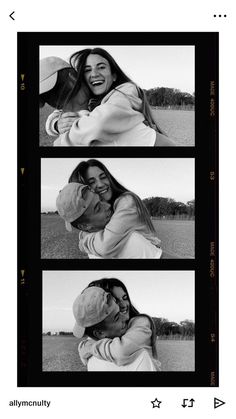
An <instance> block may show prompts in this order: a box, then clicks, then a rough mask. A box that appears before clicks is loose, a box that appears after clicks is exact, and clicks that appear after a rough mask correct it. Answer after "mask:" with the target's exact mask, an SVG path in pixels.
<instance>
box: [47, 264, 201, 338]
mask: <svg viewBox="0 0 236 419" xmlns="http://www.w3.org/2000/svg"><path fill="white" fill-rule="evenodd" d="M103 277H106V278H109V277H115V278H118V279H120V280H121V281H122V282H124V284H125V285H126V287H127V289H128V292H129V295H130V298H131V301H132V303H133V304H134V306H135V307H136V308H137V309H138V310H139V311H140V312H142V313H147V314H149V315H151V316H154V317H165V318H167V319H168V320H169V321H175V322H177V323H178V322H180V321H181V320H186V319H189V320H193V321H194V320H195V317H194V312H195V303H194V301H195V295H194V272H193V271H44V272H43V330H44V331H48V330H51V331H59V330H67V331H72V329H73V326H74V317H73V313H72V304H73V302H74V300H75V298H76V297H77V295H78V294H80V293H81V291H82V290H83V289H84V288H86V286H87V285H88V284H89V283H90V282H91V281H94V280H96V279H100V278H103Z"/></svg>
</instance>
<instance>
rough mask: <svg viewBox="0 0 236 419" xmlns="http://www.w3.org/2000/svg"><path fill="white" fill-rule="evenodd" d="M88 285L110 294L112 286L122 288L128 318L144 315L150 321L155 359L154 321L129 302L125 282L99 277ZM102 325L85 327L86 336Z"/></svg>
mask: <svg viewBox="0 0 236 419" xmlns="http://www.w3.org/2000/svg"><path fill="white" fill-rule="evenodd" d="M89 287H100V288H102V289H104V291H106V292H110V293H111V294H112V289H113V288H114V287H120V288H122V289H123V291H124V292H125V294H126V295H127V298H128V301H129V304H130V306H129V314H130V319H132V318H133V317H137V316H146V317H147V318H148V319H149V321H150V327H151V330H152V336H151V346H152V354H153V357H154V358H155V359H157V349H156V338H157V335H156V327H155V323H154V321H153V319H152V318H151V317H150V316H148V315H147V314H140V313H139V311H138V310H137V309H136V308H135V307H134V306H133V304H132V303H131V300H130V296H129V293H128V290H127V288H126V286H125V284H124V283H123V282H122V281H120V280H119V279H117V278H101V279H98V280H97V281H92V282H90V283H89V285H88V288H89ZM102 326H103V324H102V322H101V323H99V324H98V325H96V326H91V328H86V330H85V333H86V334H87V335H88V336H90V337H93V330H94V329H102Z"/></svg>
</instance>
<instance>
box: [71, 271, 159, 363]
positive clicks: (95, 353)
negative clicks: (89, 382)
mask: <svg viewBox="0 0 236 419" xmlns="http://www.w3.org/2000/svg"><path fill="white" fill-rule="evenodd" d="M73 314H74V317H75V320H76V323H75V326H74V330H73V333H74V335H75V336H76V337H78V338H84V339H83V340H81V342H80V343H79V347H78V351H79V355H80V358H81V360H82V362H83V364H84V365H87V368H88V371H161V368H160V366H161V364H160V362H159V361H158V359H157V348H156V340H157V336H156V331H155V325H154V322H153V319H152V318H151V317H150V316H148V315H146V314H140V313H139V312H138V310H137V309H136V308H135V307H134V306H133V304H132V303H131V301H130V297H129V294H128V291H127V289H126V286H125V285H124V284H123V282H122V281H120V280H119V279H117V278H102V279H100V280H97V281H93V282H91V283H90V284H89V285H88V286H87V288H85V289H84V290H83V291H82V293H81V294H80V295H78V297H77V298H76V299H75V301H74V304H73Z"/></svg>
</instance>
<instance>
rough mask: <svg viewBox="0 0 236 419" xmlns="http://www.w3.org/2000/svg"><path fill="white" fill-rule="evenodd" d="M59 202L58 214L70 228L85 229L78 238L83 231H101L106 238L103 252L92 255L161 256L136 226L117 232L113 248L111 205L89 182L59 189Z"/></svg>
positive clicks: (154, 257)
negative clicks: (123, 231) (89, 185)
mask: <svg viewBox="0 0 236 419" xmlns="http://www.w3.org/2000/svg"><path fill="white" fill-rule="evenodd" d="M56 205H57V209H58V213H59V215H60V216H61V217H62V218H63V219H64V220H65V224H66V229H67V230H69V231H71V230H72V227H74V228H77V229H79V230H82V231H81V232H80V233H79V239H81V237H82V235H83V231H86V232H98V231H101V234H102V239H103V240H102V246H103V248H102V249H100V251H101V253H100V254H98V253H94V254H93V255H91V254H89V258H101V255H102V258H103V257H104V258H109V259H113V258H116V259H135V258H137V259H146V258H151V259H157V258H158V259H159V258H160V253H161V250H160V249H159V248H157V247H156V246H154V245H153V244H152V243H151V242H150V241H149V240H147V239H146V238H145V237H144V236H143V235H142V234H140V233H139V232H138V231H134V230H133V229H131V230H130V231H127V232H126V233H125V234H124V235H122V234H119V233H115V239H116V241H117V243H116V245H115V246H114V247H113V248H111V246H110V243H111V241H112V240H113V236H114V231H113V228H112V210H111V206H110V204H109V203H107V202H106V201H102V200H101V198H100V197H99V195H98V194H96V193H94V192H92V191H91V190H90V188H89V187H88V186H87V185H82V184H80V183H76V182H71V183H69V184H67V185H66V186H65V187H64V188H63V189H62V190H61V191H60V193H59V195H58V197H57V201H56ZM110 238H111V239H110ZM100 247H101V246H100ZM81 250H82V249H81Z"/></svg>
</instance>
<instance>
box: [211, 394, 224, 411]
mask: <svg viewBox="0 0 236 419" xmlns="http://www.w3.org/2000/svg"><path fill="white" fill-rule="evenodd" d="M223 404H225V402H223V400H220V399H217V398H216V397H214V409H217V407H220V406H223Z"/></svg>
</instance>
